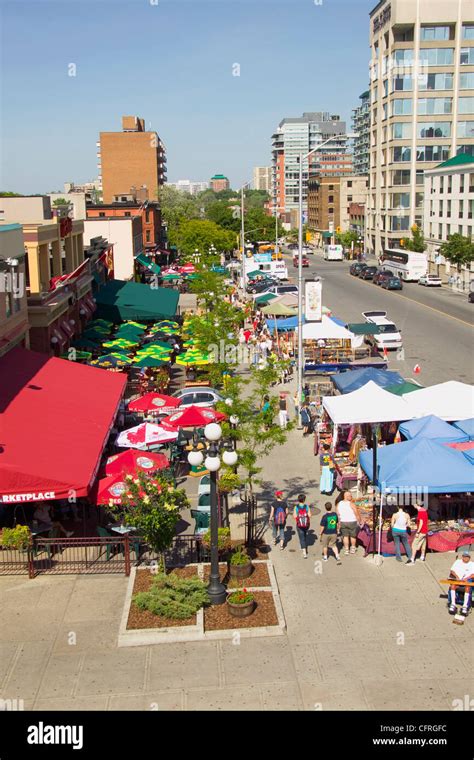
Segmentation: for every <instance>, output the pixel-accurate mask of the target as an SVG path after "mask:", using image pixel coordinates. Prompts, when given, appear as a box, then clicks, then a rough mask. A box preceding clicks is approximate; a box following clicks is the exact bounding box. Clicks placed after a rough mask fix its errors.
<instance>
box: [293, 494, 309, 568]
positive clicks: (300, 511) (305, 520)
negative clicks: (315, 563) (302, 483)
mask: <svg viewBox="0 0 474 760" xmlns="http://www.w3.org/2000/svg"><path fill="white" fill-rule="evenodd" d="M293 517H294V518H295V521H296V532H297V533H298V538H299V540H300V546H301V551H302V553H303V557H304V558H305V559H306V558H307V556H308V530H309V525H310V520H311V509H310V508H309V506H308V504H306V496H305V495H304V493H300V495H299V496H298V504H297V505H296V507H295V509H294V511H293Z"/></svg>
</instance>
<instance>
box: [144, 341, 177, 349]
mask: <svg viewBox="0 0 474 760" xmlns="http://www.w3.org/2000/svg"><path fill="white" fill-rule="evenodd" d="M155 347H156V348H163V349H164V350H165V351H172V350H173V349H172V348H171V346H170V344H169V343H166V342H165V341H164V340H154V341H153V342H152V343H144V344H143V346H142V349H143V350H144V351H146V350H147V349H149V348H155Z"/></svg>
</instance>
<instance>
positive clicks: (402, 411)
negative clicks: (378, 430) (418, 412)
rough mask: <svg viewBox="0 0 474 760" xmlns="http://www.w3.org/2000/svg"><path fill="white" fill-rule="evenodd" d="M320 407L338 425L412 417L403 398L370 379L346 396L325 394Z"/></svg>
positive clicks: (391, 420) (399, 420)
mask: <svg viewBox="0 0 474 760" xmlns="http://www.w3.org/2000/svg"><path fill="white" fill-rule="evenodd" d="M414 395H416V394H414ZM323 407H324V408H325V410H326V411H327V413H328V414H329V416H330V418H331V419H332V421H333V422H334V423H335V424H341V425H344V424H347V425H351V424H360V425H362V424H363V423H377V422H401V421H402V420H410V419H412V415H411V414H410V410H409V408H408V404H407V402H406V401H405V400H404V399H403V398H398V396H395V395H394V394H393V393H389V392H388V391H386V390H384V389H383V388H380V387H379V386H378V385H376V384H375V383H374V382H373V381H370V382H368V383H366V385H363V386H362V388H359V389H358V390H356V391H353V392H352V393H348V394H347V395H345V396H324V397H323Z"/></svg>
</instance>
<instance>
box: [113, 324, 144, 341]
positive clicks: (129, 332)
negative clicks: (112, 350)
mask: <svg viewBox="0 0 474 760" xmlns="http://www.w3.org/2000/svg"><path fill="white" fill-rule="evenodd" d="M142 335H143V333H141V332H136V330H135V328H134V327H124V328H123V330H118V331H117V332H116V333H115V335H114V338H115V339H116V340H118V339H122V338H123V339H124V340H141V338H142Z"/></svg>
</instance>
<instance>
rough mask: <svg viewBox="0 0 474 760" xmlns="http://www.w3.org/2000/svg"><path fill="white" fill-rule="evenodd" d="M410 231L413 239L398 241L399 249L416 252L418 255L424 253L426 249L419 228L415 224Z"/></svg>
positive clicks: (423, 237)
mask: <svg viewBox="0 0 474 760" xmlns="http://www.w3.org/2000/svg"><path fill="white" fill-rule="evenodd" d="M411 231H412V235H413V237H412V238H408V239H405V240H400V245H401V247H402V248H406V250H407V251H416V252H418V253H423V252H424V251H426V247H427V246H426V242H425V236H424V235H423V231H422V230H421V229H420V227H418V225H417V224H414V225H413V227H412V228H411Z"/></svg>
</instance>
